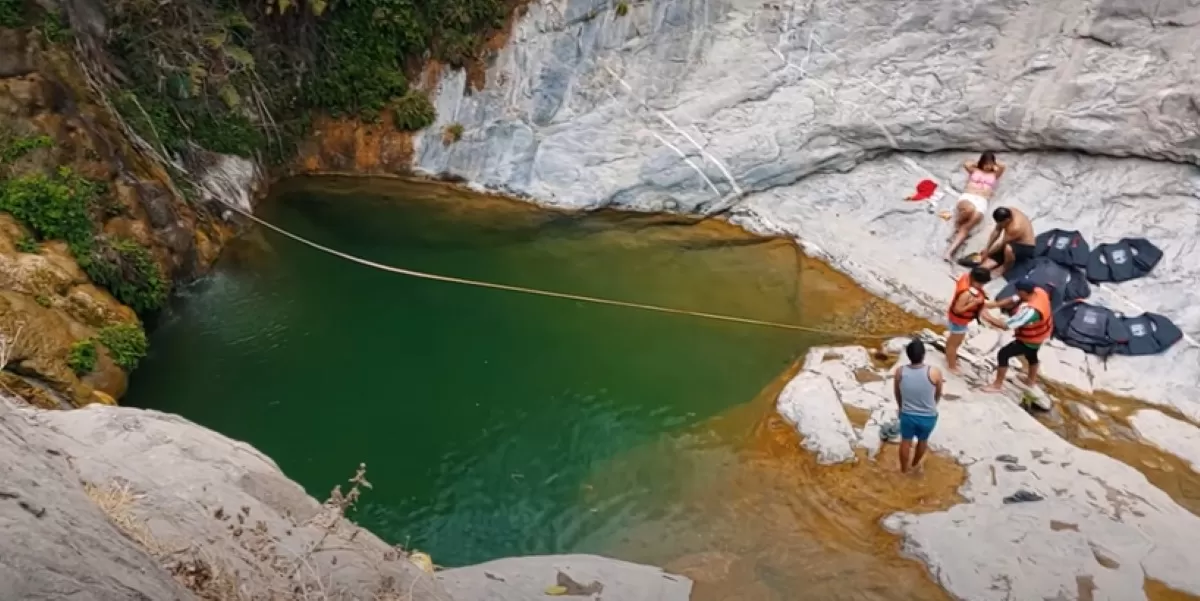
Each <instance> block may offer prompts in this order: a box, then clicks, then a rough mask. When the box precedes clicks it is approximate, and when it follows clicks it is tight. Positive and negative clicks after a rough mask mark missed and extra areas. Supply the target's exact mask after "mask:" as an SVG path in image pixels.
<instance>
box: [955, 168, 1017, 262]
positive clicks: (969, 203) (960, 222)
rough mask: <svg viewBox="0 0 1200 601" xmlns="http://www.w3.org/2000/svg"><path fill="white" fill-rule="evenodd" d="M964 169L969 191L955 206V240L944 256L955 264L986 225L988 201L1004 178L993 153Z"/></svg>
mask: <svg viewBox="0 0 1200 601" xmlns="http://www.w3.org/2000/svg"><path fill="white" fill-rule="evenodd" d="M963 169H966V170H967V188H966V190H964V191H963V193H962V196H959V197H958V204H957V205H955V206H954V237H953V238H951V239H950V246H949V248H947V249H946V254H945V255H943V256H942V258H944V259H945V260H946V261H947V262H950V261H953V260H954V253H956V252H958V249H959V248H960V247H961V246H962V245H963V242H966V240H967V236H970V235H971V230H974V229H975V228H976V227H978V226H979V224H980V223H981V222H982V221H983V216H984V215H986V214H987V210H988V201H989V200H991V198H992V195H993V194H995V192H996V184H998V183H1000V176H1001V175H1004V165H1002V164H1000V163H997V162H996V155H995V154H993V153H992V152H991V151H988V152H985V153H983V154H981V155H979V160H978V161H976V162H974V163H972V162H970V161H967V162H966V163H963Z"/></svg>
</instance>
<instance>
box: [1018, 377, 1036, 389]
mask: <svg viewBox="0 0 1200 601" xmlns="http://www.w3.org/2000/svg"><path fill="white" fill-rule="evenodd" d="M1020 379H1021V383H1022V384H1024V385H1026V386H1029V387H1030V388H1032V387H1033V380H1032V379H1030V377H1029V376H1021V378H1020Z"/></svg>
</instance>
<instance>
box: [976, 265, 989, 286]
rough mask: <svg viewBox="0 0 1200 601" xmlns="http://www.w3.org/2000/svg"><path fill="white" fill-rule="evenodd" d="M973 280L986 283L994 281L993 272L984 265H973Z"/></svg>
mask: <svg viewBox="0 0 1200 601" xmlns="http://www.w3.org/2000/svg"><path fill="white" fill-rule="evenodd" d="M971 281H973V282H975V283H977V284H986V283H988V282H990V281H992V272H991V271H989V270H987V269H984V268H982V267H972V268H971Z"/></svg>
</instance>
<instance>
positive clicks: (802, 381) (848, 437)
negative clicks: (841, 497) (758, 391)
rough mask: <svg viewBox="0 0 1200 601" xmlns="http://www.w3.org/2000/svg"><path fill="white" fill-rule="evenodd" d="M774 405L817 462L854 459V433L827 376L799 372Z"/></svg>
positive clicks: (855, 439)
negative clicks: (813, 454) (812, 453)
mask: <svg viewBox="0 0 1200 601" xmlns="http://www.w3.org/2000/svg"><path fill="white" fill-rule="evenodd" d="M776 408H777V409H778V411H779V414H780V415H782V416H783V418H784V419H786V420H787V421H788V422H790V423H791V424H792V425H793V426H795V427H796V431H797V432H799V433H800V436H801V437H802V439H803V441H802V444H803V446H804V448H805V449H808V450H809V451H812V452H814V453H816V454H817V461H818V462H820V463H825V464H829V463H842V462H846V461H854V459H855V455H854V447H855V445H856V444H857V443H858V435H857V434H855V432H854V427H853V426H852V425H851V424H850V418H849V417H847V416H846V411H845V410H844V409H842V402H841V401H840V400H839V399H838V395H837V389H836V388H834V386H833V382H832V380H830V378H829V376H826V375H824V374H820V373H817V372H814V371H809V370H804V371H801V372H800V373H799V374H798V375H797V376H796V377H795V378H792V381H791V382H788V384H787V386H785V387H784V388H783V391H782V392H780V393H779V399H778V401H777V402H776Z"/></svg>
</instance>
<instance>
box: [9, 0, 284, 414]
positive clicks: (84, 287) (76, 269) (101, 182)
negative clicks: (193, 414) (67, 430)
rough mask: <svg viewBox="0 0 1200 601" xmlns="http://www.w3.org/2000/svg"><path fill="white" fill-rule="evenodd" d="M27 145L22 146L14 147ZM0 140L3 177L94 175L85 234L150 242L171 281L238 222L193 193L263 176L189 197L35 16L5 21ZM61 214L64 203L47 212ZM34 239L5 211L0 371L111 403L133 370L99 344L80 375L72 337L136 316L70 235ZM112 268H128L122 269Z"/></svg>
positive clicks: (41, 391)
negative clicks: (96, 274)
mask: <svg viewBox="0 0 1200 601" xmlns="http://www.w3.org/2000/svg"><path fill="white" fill-rule="evenodd" d="M71 7H73V8H74V9H76V10H78V9H79V8H80V7H79V6H75V5H73V4H72V5H71ZM80 18H81V19H82V17H80ZM79 27H80V28H81V29H80V30H81V31H83V30H85V29H87V28H88V27H100V28H101V29H102V28H103V19H102V18H100V17H99V16H97V15H92V17H91V18H90V19H89V20H86V21H84V20H81V21H80V22H79ZM102 34H103V32H102V31H101V32H99V33H96V32H90V33H89V34H88V35H102ZM80 35H83V34H82V33H81V34H80ZM22 144H25V145H26V146H27V148H26V149H25V150H23V151H20V152H18V150H17V149H18V148H19V147H20V146H21V145H22ZM0 151H2V156H0V184H2V183H3V182H4V181H5V180H9V181H12V180H15V179H18V178H25V177H39V176H45V175H47V174H54V173H56V172H60V170H64V169H65V170H68V171H69V173H71V174H72V176H71V177H77V178H78V180H77V181H81V182H87V185H89V186H94V187H95V189H96V190H97V192H96V193H95V196H94V198H92V199H90V200H89V201H88V205H87V207H86V209H85V210H87V211H88V212H89V215H88V217H86V218H85V219H88V218H90V219H91V220H92V221H93V223H92V227H91V230H92V233H91V234H89V236H95V237H96V238H100V237H105V238H109V239H113V240H117V239H120V240H125V241H130V242H131V243H133V244H136V245H137V246H138V247H139V248H144V249H147V250H148V252H149V257H150V261H151V262H152V263H153V265H152V266H150V267H149V269H153V270H156V271H157V272H158V274H159V278H161V280H163V281H164V282H166V283H167V285H168V286H169V284H170V283H171V282H176V281H182V280H188V279H191V278H194V277H197V276H198V275H201V274H203V273H204V272H205V271H206V270H207V268H208V267H209V266H210V265H211V264H212V262H213V261H214V260H215V259H216V257H217V253H218V251H219V250H220V245H221V244H222V243H223V242H224V240H225V239H227V238H228V237H229V235H230V234H231V233H232V230H231V229H230V228H229V227H228V226H226V225H223V224H222V223H221V220H220V219H219V218H214V216H213V215H210V214H208V213H207V212H206V211H205V210H202V209H199V208H198V207H199V205H198V204H197V203H196V202H193V201H199V200H202V199H203V198H205V197H206V196H214V195H220V196H222V197H224V198H228V199H231V200H234V201H239V200H240V201H241V202H248V197H249V195H250V194H251V193H252V190H253V188H254V186H256V185H257V184H258V183H259V180H260V179H261V178H260V177H259V175H258V173H257V172H256V171H254V170H251V171H252V172H253V173H252V176H251V177H236V178H234V179H236V182H235V184H234V185H232V186H224V187H222V186H221V185H219V184H214V185H213V186H211V187H212V188H213V189H208V188H210V186H204V187H203V188H202V189H200V190H197V191H196V192H197V194H195V195H194V198H193V199H192V200H189V199H187V198H185V197H184V195H183V193H182V191H181V190H179V189H177V188H176V187H174V186H172V185H171V184H170V181H171V179H170V177H169V176H168V174H167V173H166V172H165V171H164V170H163V168H162V166H160V165H157V164H155V163H153V162H151V161H148V160H146V159H145V158H143V157H142V156H141V155H140V154H139V153H138V152H136V151H135V150H134V147H133V146H132V144H131V142H130V140H129V138H127V137H126V135H125V134H124V132H123V131H122V128H121V127H120V126H119V124H118V123H117V122H116V121H115V120H114V119H113V116H112V113H111V112H110V111H109V110H108V109H107V108H106V107H105V106H104V104H103V102H102V101H101V99H100V98H99V97H98V96H97V95H96V94H94V93H93V91H92V90H91V89H89V86H88V84H87V80H86V77H85V74H84V72H83V69H82V68H81V66H80V63H79V61H78V60H77V58H76V55H75V54H74V53H73V51H72V49H71V46H70V44H69V43H66V42H61V41H60V42H57V43H51V42H50V41H48V40H47V37H46V35H45V34H44V33H43V32H39V31H38V27H32V26H26V27H22V28H18V29H9V28H4V27H0ZM228 162H229V160H227V159H222V158H221V157H209V158H208V164H205V165H198V166H197V170H196V171H197V174H198V175H199V174H202V173H207V174H209V175H208V176H205V177H199V178H198V179H199V180H200V181H202V182H205V183H211V182H219V181H220V180H221V177H220V176H221V175H222V174H225V173H229V172H232V173H234V174H235V175H236V174H238V172H239V169H234V168H231V167H230V165H228V164H227V163H228ZM241 162H242V163H246V164H249V163H248V162H246V161H241ZM240 171H245V169H241V170H240ZM226 179H228V178H226ZM72 185H74V184H72ZM2 195H3V194H2V192H0V196H2ZM37 202H38V203H43V204H44V203H46V202H47V201H46V200H45V198H43V199H41V200H39V201H37ZM61 217H62V213H61V212H60V213H58V214H56V215H49V216H48V219H60V218H61ZM52 238H53V237H52ZM33 239H34V238H33V236H32V232H31V231H30V230H29V229H28V228H27V227H22V225H20V223H19V222H18V221H17V220H15V219H13V218H12V217H11V216H9V215H7V214H4V215H0V337H2V339H0V347H3V351H2V352H0V357H2V358H3V360H4V362H5V363H6V364H7V368H8V370H7V371H4V372H0V380H2V381H3V383H4V385H5V386H7V387H8V390H9V391H15V392H17V393H19V394H21V395H22V396H23V397H25V398H27V399H29V400H31V401H33V402H35V403H37V404H39V405H42V406H45V407H58V406H70V405H81V404H86V403H89V402H107V403H111V402H113V399H114V398H120V396H121V395H122V394H124V392H125V388H126V377H127V374H126V370H125V369H122V368H121V367H118V366H117V365H116V364H115V363H114V362H113V361H112V360H111V358H110V357H109V355H108V353H107V351H105V350H104V348H103V346H99V347H98V348H99V351H98V355H99V357H98V360H97V362H96V366H95V368H94V369H91V370H89V371H87V373H86V374H85V375H81V376H80V375H77V374H76V373H75V370H73V369H72V368H71V367H70V365H68V358H69V354H70V352H71V348H72V345H74V344H76V343H79V342H81V341H85V340H89V339H93V338H95V337H96V334H97V331H98V330H100V329H101V328H103V327H104V326H106V325H109V324H113V323H136V322H137V315H135V314H134V312H133V311H132V310H131V309H130V308H129V307H126V306H124V305H122V304H121V302H119V301H118V300H117V299H116V298H114V297H113V295H112V294H110V292H109V291H108V290H105V289H104V288H102V287H99V286H97V285H95V284H93V282H92V281H91V280H90V279H89V277H88V275H87V274H86V273H85V271H84V270H83V269H81V267H80V265H81V263H80V261H79V256H78V253H76V252H73V251H72V249H71V248H69V246H68V244H67V243H65V242H62V241H60V240H56V239H52V240H50V241H46V242H43V243H41V244H32V245H31V241H32V240H33ZM117 279H126V280H127V279H128V277H127V274H126V273H121V274H120V275H119V276H118V278H117ZM3 367H5V365H0V368H3ZM95 393H99V394H95Z"/></svg>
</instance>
